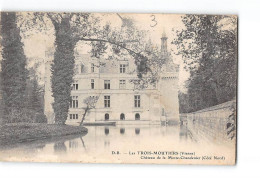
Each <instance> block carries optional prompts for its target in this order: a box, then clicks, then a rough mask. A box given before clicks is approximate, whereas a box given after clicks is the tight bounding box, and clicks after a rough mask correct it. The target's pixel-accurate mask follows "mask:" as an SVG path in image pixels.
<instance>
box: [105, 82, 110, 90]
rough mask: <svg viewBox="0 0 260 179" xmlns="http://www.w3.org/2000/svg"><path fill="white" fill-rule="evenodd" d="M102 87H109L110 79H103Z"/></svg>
mask: <svg viewBox="0 0 260 179" xmlns="http://www.w3.org/2000/svg"><path fill="white" fill-rule="evenodd" d="M104 89H110V80H104Z"/></svg>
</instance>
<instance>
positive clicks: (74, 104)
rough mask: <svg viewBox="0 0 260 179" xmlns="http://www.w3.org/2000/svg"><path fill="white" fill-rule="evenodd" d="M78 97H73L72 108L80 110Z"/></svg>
mask: <svg viewBox="0 0 260 179" xmlns="http://www.w3.org/2000/svg"><path fill="white" fill-rule="evenodd" d="M78 105H79V102H78V96H72V97H71V100H70V108H78Z"/></svg>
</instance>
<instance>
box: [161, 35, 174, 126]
mask: <svg viewBox="0 0 260 179" xmlns="http://www.w3.org/2000/svg"><path fill="white" fill-rule="evenodd" d="M161 58H162V59H163V60H164V61H165V64H164V65H163V66H162V68H161V69H162V70H161V73H160V81H159V90H160V102H161V107H162V108H161V111H163V113H164V115H165V118H166V121H168V123H171V124H178V123H179V98H178V90H179V87H178V83H179V65H177V64H175V63H174V62H173V59H172V56H171V55H170V53H168V50H167V36H166V34H165V32H163V34H162V37H161Z"/></svg>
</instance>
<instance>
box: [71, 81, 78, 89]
mask: <svg viewBox="0 0 260 179" xmlns="http://www.w3.org/2000/svg"><path fill="white" fill-rule="evenodd" d="M78 89H79V84H78V81H74V83H73V84H72V90H78Z"/></svg>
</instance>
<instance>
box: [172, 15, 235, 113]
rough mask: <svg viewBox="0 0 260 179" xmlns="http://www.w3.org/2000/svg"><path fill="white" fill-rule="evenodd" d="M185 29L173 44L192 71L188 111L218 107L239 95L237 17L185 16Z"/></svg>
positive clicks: (188, 85) (178, 34) (186, 66)
mask: <svg viewBox="0 0 260 179" xmlns="http://www.w3.org/2000/svg"><path fill="white" fill-rule="evenodd" d="M183 23H184V25H185V29H183V30H182V31H181V32H178V31H177V38H176V39H174V41H173V42H172V43H173V44H174V45H176V47H177V51H178V52H177V54H178V55H181V56H182V59H183V61H184V63H185V64H186V65H185V68H186V70H188V71H189V72H190V78H189V80H188V81H187V84H186V85H187V88H188V92H187V95H186V96H184V95H182V96H181V97H184V98H186V99H180V100H186V101H187V100H188V103H187V102H185V104H184V103H181V105H186V106H183V107H181V109H182V110H184V108H187V109H189V110H188V111H187V110H186V112H192V111H197V110H200V109H203V108H206V107H210V106H213V105H217V104H220V103H223V102H226V101H229V100H232V99H233V98H234V97H235V96H236V80H237V78H236V74H237V71H236V68H237V28H236V27H237V24H236V23H237V19H236V17H233V16H213V15H212V16H211V15H185V16H184V17H183ZM187 98H188V99H187Z"/></svg>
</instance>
